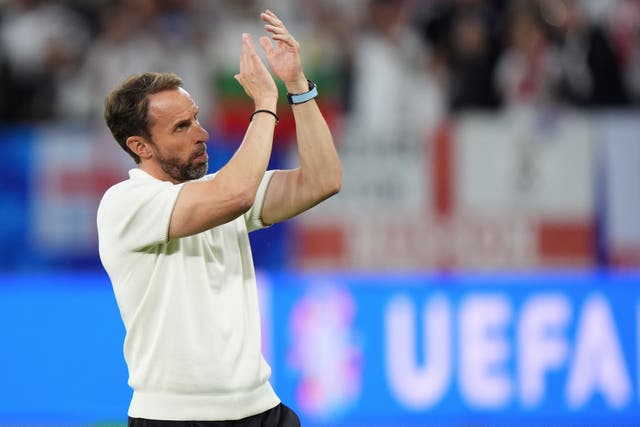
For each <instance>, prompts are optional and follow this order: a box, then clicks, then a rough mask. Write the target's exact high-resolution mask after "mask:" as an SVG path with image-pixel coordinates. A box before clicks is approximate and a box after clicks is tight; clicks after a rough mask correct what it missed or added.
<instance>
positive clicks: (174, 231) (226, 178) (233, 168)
mask: <svg viewBox="0 0 640 427" xmlns="http://www.w3.org/2000/svg"><path fill="white" fill-rule="evenodd" d="M234 77H235V79H236V80H237V81H238V82H239V83H240V84H241V85H242V87H243V88H244V90H245V92H246V93H247V95H249V97H251V98H252V99H253V101H254V103H255V108H256V110H259V109H263V110H269V111H273V112H275V111H276V104H277V101H278V90H277V87H276V84H275V82H274V80H273V77H271V74H270V73H269V71H268V70H267V69H266V67H265V65H264V64H263V63H262V60H261V59H260V57H259V56H258V53H257V52H256V50H255V48H254V45H253V42H252V40H251V36H250V35H249V34H243V35H242V55H241V59H240V72H239V73H238V74H236V75H235V76H234ZM274 127H275V117H273V116H272V115H271V114H268V113H258V114H255V115H254V116H253V118H252V120H251V122H250V124H249V127H248V129H247V132H246V134H245V136H244V139H243V141H242V143H241V144H240V147H239V148H238V150H237V151H236V153H235V154H234V155H233V157H232V158H231V160H229V162H228V163H227V164H226V165H225V166H224V167H222V168H221V169H220V170H219V171H218V173H217V174H216V175H215V177H214V178H213V179H212V180H210V181H193V182H188V183H186V184H185V185H184V188H183V189H182V191H181V192H180V195H179V196H178V199H177V201H176V205H175V207H174V211H173V215H172V217H171V224H170V226H169V238H176V237H183V236H188V235H192V234H196V233H199V232H202V231H204V230H208V229H210V228H212V227H215V226H217V225H220V224H223V223H225V222H228V221H230V220H232V219H234V218H236V217H238V216H240V215H242V214H243V213H244V212H246V211H247V210H248V209H249V208H250V207H251V206H252V205H253V201H254V198H255V195H256V192H257V190H258V186H259V184H260V182H261V180H262V177H263V176H264V173H265V171H266V168H267V164H268V163H269V158H270V157H271V148H272V145H273V131H274Z"/></svg>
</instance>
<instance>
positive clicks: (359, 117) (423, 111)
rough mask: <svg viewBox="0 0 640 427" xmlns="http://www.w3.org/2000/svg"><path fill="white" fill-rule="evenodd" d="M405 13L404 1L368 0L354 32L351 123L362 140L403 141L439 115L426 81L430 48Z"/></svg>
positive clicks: (433, 88) (437, 98)
mask: <svg viewBox="0 0 640 427" xmlns="http://www.w3.org/2000/svg"><path fill="white" fill-rule="evenodd" d="M408 11H409V9H408V5H407V2H406V1H403V0H371V1H370V2H369V6H368V12H367V15H366V16H367V18H368V19H366V21H365V22H366V23H367V26H366V27H365V28H363V29H362V30H361V31H358V32H357V33H356V39H355V41H354V48H353V55H354V57H353V58H352V61H353V64H354V71H353V72H354V74H353V100H352V110H351V114H350V116H351V117H350V121H352V123H354V125H355V128H356V129H358V133H359V135H360V137H361V138H362V140H363V141H365V143H366V144H370V141H371V140H372V139H373V140H380V141H384V140H387V141H403V137H402V136H403V135H406V134H407V133H410V134H411V133H413V132H415V130H416V129H418V128H421V127H424V125H427V124H429V123H432V122H433V121H434V119H433V117H434V115H438V110H439V105H440V104H439V103H440V102H441V99H442V98H441V97H440V96H439V94H438V91H437V88H436V85H434V84H432V82H431V81H430V74H429V70H428V68H427V65H428V54H429V53H428V49H427V46H426V45H425V44H424V43H423V41H422V39H421V38H420V36H419V34H418V33H417V32H416V31H415V28H414V27H412V26H411V25H410V24H409V21H408V15H407V13H408ZM418 134H419V133H418ZM414 136H415V135H414Z"/></svg>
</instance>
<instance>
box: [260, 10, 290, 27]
mask: <svg viewBox="0 0 640 427" xmlns="http://www.w3.org/2000/svg"><path fill="white" fill-rule="evenodd" d="M260 18H262V20H263V21H265V22H267V23H269V24H271V25H273V26H276V27H282V28H285V29H286V27H285V25H284V23H283V22H282V21H281V20H280V18H278V17H277V16H276V14H275V13H273V12H271V11H270V10H269V9H267V10H266V11H265V12H264V13H261V14H260Z"/></svg>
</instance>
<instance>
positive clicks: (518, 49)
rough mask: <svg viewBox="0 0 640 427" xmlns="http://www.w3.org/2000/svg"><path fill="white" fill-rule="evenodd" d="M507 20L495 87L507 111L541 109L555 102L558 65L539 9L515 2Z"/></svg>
mask: <svg viewBox="0 0 640 427" xmlns="http://www.w3.org/2000/svg"><path fill="white" fill-rule="evenodd" d="M510 6H511V7H510V9H509V11H508V13H507V16H506V22H507V31H506V43H505V47H504V50H503V52H502V55H501V57H500V60H499V62H498V67H497V70H496V87H497V89H498V91H499V93H500V95H501V97H502V100H503V102H504V104H505V106H506V107H518V106H538V105H544V104H547V103H549V102H551V101H553V100H554V99H555V89H556V87H555V86H556V82H557V80H558V74H559V73H558V63H557V58H556V55H555V53H556V52H555V50H554V49H553V48H552V46H551V44H550V42H549V40H548V38H547V35H546V33H545V28H544V26H543V24H542V20H541V17H540V15H539V13H538V12H539V9H538V8H537V5H536V4H535V3H533V2H531V1H528V0H524V1H522V0H521V1H515V2H512V3H511V5H510Z"/></svg>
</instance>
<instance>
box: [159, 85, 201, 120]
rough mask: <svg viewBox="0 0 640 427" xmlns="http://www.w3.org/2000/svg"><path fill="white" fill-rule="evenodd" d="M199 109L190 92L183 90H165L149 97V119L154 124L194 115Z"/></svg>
mask: <svg viewBox="0 0 640 427" xmlns="http://www.w3.org/2000/svg"><path fill="white" fill-rule="evenodd" d="M197 108H198V107H197V106H196V103H195V101H194V100H193V98H191V95H189V92H187V91H186V90H184V89H183V88H177V89H170V90H163V91H162V92H158V93H154V94H153V95H149V118H150V119H151V120H152V121H154V122H155V121H157V120H172V119H176V118H178V117H179V116H181V115H186V114H192V113H193V111H194V110H196V109H197Z"/></svg>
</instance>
